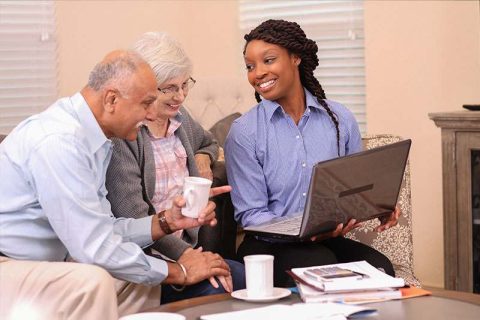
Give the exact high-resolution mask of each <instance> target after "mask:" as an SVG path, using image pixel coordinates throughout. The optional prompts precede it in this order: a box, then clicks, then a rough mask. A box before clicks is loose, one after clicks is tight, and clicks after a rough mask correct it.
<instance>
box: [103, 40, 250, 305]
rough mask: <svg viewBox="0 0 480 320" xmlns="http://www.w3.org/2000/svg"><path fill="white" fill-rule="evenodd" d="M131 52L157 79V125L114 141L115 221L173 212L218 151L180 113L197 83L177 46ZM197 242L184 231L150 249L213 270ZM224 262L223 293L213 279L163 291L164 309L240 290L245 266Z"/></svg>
mask: <svg viewBox="0 0 480 320" xmlns="http://www.w3.org/2000/svg"><path fill="white" fill-rule="evenodd" d="M134 50H135V51H137V52H138V53H139V54H140V55H141V56H142V57H143V58H144V59H145V60H146V61H147V62H148V63H149V64H150V66H151V67H152V69H153V70H154V72H155V74H156V78H157V84H158V90H159V91H160V95H159V97H158V99H157V102H156V103H157V105H156V108H157V119H156V120H155V121H147V122H145V123H143V125H141V126H140V132H139V135H138V138H137V140H136V141H134V142H130V141H126V140H115V139H114V140H113V142H114V150H113V155H112V160H111V163H110V166H109V168H108V172H107V181H106V186H107V189H108V196H107V197H108V200H109V201H110V203H111V206H112V211H113V213H114V214H115V216H117V217H133V218H141V217H145V216H147V215H152V214H155V213H156V212H161V211H163V210H166V209H168V208H169V207H171V205H172V200H173V198H174V197H175V196H176V195H178V194H180V193H181V192H182V188H183V181H184V178H185V177H187V176H203V177H206V178H209V179H212V171H211V169H210V167H211V163H212V161H213V160H214V159H215V158H216V157H217V154H218V145H217V143H216V141H215V140H213V138H212V136H211V134H210V133H209V132H207V131H205V130H204V129H203V128H202V127H201V126H200V125H199V124H198V123H197V122H196V121H195V120H193V119H192V118H191V116H190V115H189V113H188V112H187V110H186V109H185V108H183V107H182V103H183V102H184V100H185V97H186V96H187V94H188V91H189V90H190V89H191V88H192V87H193V86H194V84H195V80H194V79H193V78H192V77H191V73H192V63H191V61H190V59H189V58H188V56H187V55H186V53H185V52H184V50H183V48H182V47H181V46H180V44H179V43H178V42H177V41H175V40H174V39H173V38H172V37H170V36H169V35H167V34H165V33H154V32H149V33H146V34H144V35H143V36H142V37H141V38H140V39H139V40H138V41H137V42H136V43H135V44H134ZM167 222H168V221H167ZM197 240H198V228H192V229H185V230H180V232H175V234H171V235H169V236H166V237H164V238H162V239H161V240H159V241H156V242H155V243H154V244H153V245H152V246H151V247H150V248H149V249H150V250H151V251H152V252H153V254H155V253H160V254H161V255H163V256H166V257H167V258H170V259H173V260H178V261H179V262H180V263H181V262H182V261H184V260H188V259H198V260H199V261H198V264H197V265H196V268H198V270H200V269H201V268H208V267H212V266H210V265H208V263H204V262H202V261H203V260H201V256H202V254H207V253H204V252H202V248H201V247H199V248H197V249H193V248H194V247H195V246H197ZM209 254H211V253H209ZM226 262H227V263H228V265H229V267H230V271H231V275H232V277H231V278H230V277H226V278H225V277H221V276H218V277H217V279H216V280H219V281H220V283H221V284H222V286H223V288H222V286H219V285H218V283H217V281H216V280H215V279H213V278H211V279H209V281H206V280H205V281H202V282H200V283H198V284H195V285H193V286H189V287H187V288H182V290H179V289H178V288H176V287H172V286H164V287H162V300H161V301H162V303H166V302H172V301H176V300H180V299H184V298H191V297H195V296H200V295H207V294H215V293H221V292H225V291H227V292H230V291H232V290H237V289H242V288H244V286H245V284H244V283H245V280H244V278H245V277H244V269H243V265H242V264H240V263H238V262H235V261H229V260H226ZM195 270H197V269H195V268H192V270H187V273H190V272H195ZM232 279H233V280H232Z"/></svg>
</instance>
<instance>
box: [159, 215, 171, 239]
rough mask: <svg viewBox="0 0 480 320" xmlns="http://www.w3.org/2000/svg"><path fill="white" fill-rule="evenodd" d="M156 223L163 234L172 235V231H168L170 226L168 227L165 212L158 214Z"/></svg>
mask: <svg viewBox="0 0 480 320" xmlns="http://www.w3.org/2000/svg"><path fill="white" fill-rule="evenodd" d="M158 223H159V224H160V229H162V231H163V232H164V233H165V234H171V233H173V231H172V229H170V226H169V225H168V222H167V218H166V217H165V210H163V211H160V212H159V213H158Z"/></svg>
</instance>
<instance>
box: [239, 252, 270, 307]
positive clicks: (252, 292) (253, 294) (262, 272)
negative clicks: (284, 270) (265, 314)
mask: <svg viewBox="0 0 480 320" xmlns="http://www.w3.org/2000/svg"><path fill="white" fill-rule="evenodd" d="M243 260H244V261H245V276H246V280H247V296H248V297H249V298H265V297H271V296H272V295H273V256H271V255H268V254H254V255H250V256H245V257H244V258H243Z"/></svg>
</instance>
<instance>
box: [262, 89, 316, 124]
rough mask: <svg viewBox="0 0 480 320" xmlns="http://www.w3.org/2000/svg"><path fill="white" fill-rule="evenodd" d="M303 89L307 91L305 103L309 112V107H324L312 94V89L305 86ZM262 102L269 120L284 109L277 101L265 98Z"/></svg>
mask: <svg viewBox="0 0 480 320" xmlns="http://www.w3.org/2000/svg"><path fill="white" fill-rule="evenodd" d="M303 90H304V91H305V104H306V106H307V109H306V111H305V112H306V113H309V108H308V107H312V108H316V109H318V110H323V108H322V107H321V106H320V104H319V103H318V101H317V99H316V97H314V96H313V94H311V93H310V91H308V90H307V89H305V88H303ZM262 104H263V106H264V107H265V112H266V115H267V119H268V120H271V119H272V116H273V114H274V113H276V112H281V111H282V110H283V109H282V106H281V105H279V104H278V103H277V102H276V101H271V100H266V99H265V100H262ZM278 110H280V111H278Z"/></svg>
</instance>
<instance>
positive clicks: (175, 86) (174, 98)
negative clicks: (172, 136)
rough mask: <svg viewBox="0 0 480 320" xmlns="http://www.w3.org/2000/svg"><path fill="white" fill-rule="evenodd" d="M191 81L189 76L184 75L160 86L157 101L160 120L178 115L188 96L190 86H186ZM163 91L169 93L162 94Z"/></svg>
mask: <svg viewBox="0 0 480 320" xmlns="http://www.w3.org/2000/svg"><path fill="white" fill-rule="evenodd" d="M189 79H190V76H189V75H183V76H178V77H176V78H173V79H170V80H167V81H165V82H163V83H161V84H160V85H158V89H159V94H158V99H157V101H156V109H157V117H158V118H160V119H163V120H167V119H170V118H173V117H175V116H176V115H177V113H178V111H179V109H180V106H181V105H182V103H183V102H184V101H185V98H186V97H187V95H188V86H187V85H186V84H187V81H189ZM182 88H183V89H182ZM165 89H166V90H165ZM162 90H165V91H167V93H164V92H162ZM177 90H178V91H177Z"/></svg>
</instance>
